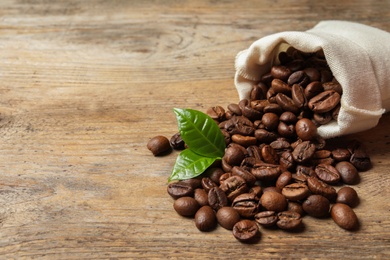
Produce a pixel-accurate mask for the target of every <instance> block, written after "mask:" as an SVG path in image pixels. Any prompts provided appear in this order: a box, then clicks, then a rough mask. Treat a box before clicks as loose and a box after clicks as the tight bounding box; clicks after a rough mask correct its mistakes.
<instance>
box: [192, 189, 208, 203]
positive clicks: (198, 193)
mask: <svg viewBox="0 0 390 260" xmlns="http://www.w3.org/2000/svg"><path fill="white" fill-rule="evenodd" d="M194 199H195V200H196V201H197V202H198V204H199V206H201V207H202V206H206V205H209V197H208V195H207V192H206V191H205V190H204V189H200V188H199V189H195V191H194Z"/></svg>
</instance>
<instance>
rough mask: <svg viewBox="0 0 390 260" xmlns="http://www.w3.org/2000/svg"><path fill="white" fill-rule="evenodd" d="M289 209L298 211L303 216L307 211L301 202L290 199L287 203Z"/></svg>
mask: <svg viewBox="0 0 390 260" xmlns="http://www.w3.org/2000/svg"><path fill="white" fill-rule="evenodd" d="M287 211H294V212H297V213H298V214H299V215H301V216H303V214H304V213H305V212H304V211H303V208H302V205H301V204H300V203H299V202H296V201H289V202H288V203H287Z"/></svg>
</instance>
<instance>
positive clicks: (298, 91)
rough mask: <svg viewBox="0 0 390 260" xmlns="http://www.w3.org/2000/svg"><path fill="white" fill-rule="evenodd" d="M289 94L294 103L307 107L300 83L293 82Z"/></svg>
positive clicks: (300, 106)
mask: <svg viewBox="0 0 390 260" xmlns="http://www.w3.org/2000/svg"><path fill="white" fill-rule="evenodd" d="M291 96H292V100H293V101H294V104H295V105H296V106H297V107H299V108H303V107H307V99H306V96H305V90H304V89H303V87H302V86H301V85H298V84H294V85H293V86H292V89H291Z"/></svg>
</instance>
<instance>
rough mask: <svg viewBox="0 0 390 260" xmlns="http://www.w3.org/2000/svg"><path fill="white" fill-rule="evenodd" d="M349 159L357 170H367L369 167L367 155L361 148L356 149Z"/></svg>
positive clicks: (369, 162) (369, 161)
mask: <svg viewBox="0 0 390 260" xmlns="http://www.w3.org/2000/svg"><path fill="white" fill-rule="evenodd" d="M349 161H350V162H351V163H352V164H353V165H354V166H355V167H356V169H358V170H359V171H367V170H369V169H370V168H371V166H372V165H371V160H370V157H369V156H368V155H367V153H366V151H365V150H363V149H362V148H359V149H356V150H355V151H354V152H353V153H352V155H351V158H350V159H349Z"/></svg>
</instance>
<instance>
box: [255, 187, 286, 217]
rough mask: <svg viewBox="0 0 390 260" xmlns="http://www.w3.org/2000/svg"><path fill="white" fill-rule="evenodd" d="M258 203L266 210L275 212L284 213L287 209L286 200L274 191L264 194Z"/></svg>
mask: <svg viewBox="0 0 390 260" xmlns="http://www.w3.org/2000/svg"><path fill="white" fill-rule="evenodd" d="M260 203H261V205H262V206H263V207H264V208H265V209H266V210H270V211H275V212H281V211H284V210H285V209H286V207H287V200H286V198H285V197H284V196H283V195H282V194H280V193H279V192H275V191H266V192H264V193H263V195H262V196H261V197H260Z"/></svg>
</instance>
